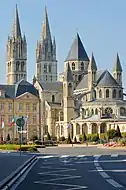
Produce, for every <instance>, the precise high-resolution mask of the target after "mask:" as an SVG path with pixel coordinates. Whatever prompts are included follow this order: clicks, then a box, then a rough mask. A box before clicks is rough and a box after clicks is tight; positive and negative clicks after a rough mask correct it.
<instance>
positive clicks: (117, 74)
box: [113, 53, 122, 86]
mask: <svg viewBox="0 0 126 190" xmlns="http://www.w3.org/2000/svg"><path fill="white" fill-rule="evenodd" d="M113 76H114V78H115V80H116V81H117V82H118V84H119V85H120V86H122V66H121V63H120V59H119V55H118V53H117V55H116V60H115V64H114V68H113Z"/></svg>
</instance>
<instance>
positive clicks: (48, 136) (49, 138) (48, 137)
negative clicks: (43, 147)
mask: <svg viewBox="0 0 126 190" xmlns="http://www.w3.org/2000/svg"><path fill="white" fill-rule="evenodd" d="M47 140H48V141H50V140H51V136H50V134H49V132H48V133H47Z"/></svg>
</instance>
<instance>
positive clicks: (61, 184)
mask: <svg viewBox="0 0 126 190" xmlns="http://www.w3.org/2000/svg"><path fill="white" fill-rule="evenodd" d="M34 183H40V184H44V185H54V186H65V187H73V188H74V187H76V188H80V189H82V188H83V189H87V188H88V187H87V186H80V185H72V184H66V183H65V184H64V183H45V182H41V181H35V182H34ZM66 190H68V189H66ZM69 190H70V189H69Z"/></svg>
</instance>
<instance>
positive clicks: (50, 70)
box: [49, 64, 52, 73]
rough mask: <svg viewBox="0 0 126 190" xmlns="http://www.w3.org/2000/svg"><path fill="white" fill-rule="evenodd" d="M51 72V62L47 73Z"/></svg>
mask: <svg viewBox="0 0 126 190" xmlns="http://www.w3.org/2000/svg"><path fill="white" fill-rule="evenodd" d="M51 72H52V68H51V64H50V65H49V73H51Z"/></svg>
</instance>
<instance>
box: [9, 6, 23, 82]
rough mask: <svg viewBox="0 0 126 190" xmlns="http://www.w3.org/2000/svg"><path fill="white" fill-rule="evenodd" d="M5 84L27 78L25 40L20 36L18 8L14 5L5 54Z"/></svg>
mask: <svg viewBox="0 0 126 190" xmlns="http://www.w3.org/2000/svg"><path fill="white" fill-rule="evenodd" d="M6 64H7V65H6V76H7V84H15V83H17V82H18V81H20V80H21V79H24V80H27V42H26V37H25V35H24V36H22V34H21V28H20V21H19V15H18V9H17V5H16V10H15V18H14V23H13V29H12V35H11V36H9V37H8V42H7V56H6Z"/></svg>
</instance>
